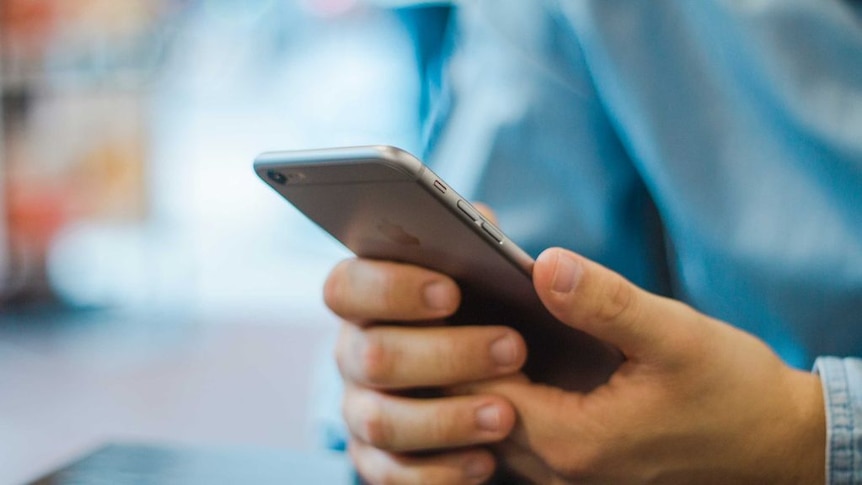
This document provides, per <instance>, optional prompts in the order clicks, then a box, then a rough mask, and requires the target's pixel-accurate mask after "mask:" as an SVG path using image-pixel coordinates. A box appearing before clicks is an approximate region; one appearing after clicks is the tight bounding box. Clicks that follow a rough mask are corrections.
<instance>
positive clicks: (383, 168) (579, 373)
mask: <svg viewBox="0 0 862 485" xmlns="http://www.w3.org/2000/svg"><path fill="white" fill-rule="evenodd" d="M254 169H255V172H256V173H257V175H258V176H259V177H260V178H261V179H262V180H263V181H264V182H266V183H267V184H268V185H269V186H270V187H272V188H273V189H274V190H275V191H276V192H277V193H278V194H279V195H281V196H282V197H283V198H285V199H286V200H287V201H288V202H290V203H291V204H293V205H294V206H295V207H296V208H297V209H299V211H300V212H302V213H303V214H305V215H306V216H307V217H308V218H309V219H311V220H312V221H314V222H315V223H316V224H317V225H319V226H320V227H321V228H323V229H324V230H325V231H327V232H328V233H329V234H331V235H332V236H333V237H334V238H335V239H337V240H338V241H340V242H341V243H342V244H344V245H345V246H346V247H347V248H348V249H350V250H351V251H352V252H353V253H354V254H356V255H357V256H360V257H363V258H371V259H378V260H389V261H396V262H402V263H409V264H415V265H418V266H422V267H425V268H428V269H432V270H435V271H438V272H441V273H444V274H447V275H449V276H451V277H452V278H453V279H454V280H455V281H456V282H457V283H458V284H459V286H460V287H461V291H462V305H461V308H460V309H459V311H458V313H457V314H456V315H455V316H454V317H452V319H451V323H453V324H460V325H481V324H493V325H508V326H511V327H513V328H515V329H516V330H517V331H518V332H520V333H521V335H522V336H523V337H524V339H525V341H526V343H527V349H528V358H527V363H526V364H525V367H524V372H525V373H526V374H527V376H528V377H530V379H532V380H533V381H537V382H542V383H545V384H549V385H554V386H557V387H561V388H564V389H567V390H578V391H586V390H590V389H593V388H595V387H597V386H599V385H601V384H602V383H604V382H606V381H607V380H608V379H609V377H610V375H611V374H612V373H613V372H614V371H615V370H616V369H617V367H619V365H620V363H621V362H622V360H623V359H622V356H621V354H620V352H619V351H618V350H617V349H615V348H613V347H611V346H610V345H608V344H605V343H603V342H601V341H599V340H597V339H595V338H593V337H591V336H589V335H587V334H585V333H582V332H580V331H578V330H575V329H573V328H571V327H569V326H567V325H565V324H563V323H561V322H559V321H557V320H556V319H555V318H554V317H553V316H552V315H551V314H550V313H549V312H548V311H547V310H546V309H545V308H544V306H543V305H542V303H541V301H540V300H539V298H538V296H537V295H536V292H535V290H534V288H533V284H532V278H531V273H532V267H533V259H532V257H530V255H528V254H527V253H526V252H524V251H523V250H522V249H521V248H519V247H518V246H517V245H516V244H515V243H514V242H512V241H511V240H510V239H509V238H508V237H506V235H505V234H504V233H503V231H501V230H500V229H499V228H498V227H497V226H496V225H495V224H494V223H493V222H491V221H489V220H488V219H486V218H485V217H483V216H482V214H481V213H480V212H479V211H478V210H476V208H475V207H473V206H472V205H471V204H470V203H469V202H468V201H467V200H466V199H464V198H463V197H461V196H460V195H458V193H457V192H456V191H455V190H454V189H452V187H450V186H449V184H447V183H446V182H445V181H444V180H443V179H441V178H440V177H439V176H437V175H436V174H435V173H434V172H432V171H431V170H430V169H429V168H428V167H426V166H425V165H424V164H423V163H422V162H421V161H420V160H419V159H417V158H416V157H414V156H412V155H411V154H409V153H407V152H406V151H403V150H401V149H398V148H395V147H391V146H362V147H346V148H328V149H317V150H299V151H282V152H268V153H263V154H261V155H259V156H258V157H257V158H256V159H255V161H254Z"/></svg>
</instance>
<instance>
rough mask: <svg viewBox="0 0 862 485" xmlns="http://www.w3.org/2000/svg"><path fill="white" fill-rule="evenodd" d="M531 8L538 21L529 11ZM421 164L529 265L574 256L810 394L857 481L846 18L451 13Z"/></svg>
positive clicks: (855, 20) (861, 127)
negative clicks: (445, 62) (730, 339)
mask: <svg viewBox="0 0 862 485" xmlns="http://www.w3.org/2000/svg"><path fill="white" fill-rule="evenodd" d="M540 7H541V8H540ZM458 27H459V29H458V34H457V37H456V39H455V43H454V45H455V50H454V53H453V55H452V57H451V60H450V62H449V67H448V70H447V72H446V73H445V74H446V75H445V76H444V77H445V78H446V79H447V80H448V81H447V83H446V85H445V86H446V90H445V91H444V95H443V96H442V98H441V101H442V102H441V103H439V104H438V107H439V110H438V111H437V113H436V116H437V117H436V119H435V120H434V123H433V124H434V125H435V126H438V127H439V130H438V132H437V136H436V137H435V139H436V143H435V144H434V145H433V146H432V147H431V150H430V152H429V153H430V155H431V159H432V161H433V163H434V164H435V165H436V171H437V172H438V173H440V174H441V175H442V176H444V177H445V178H447V179H448V180H449V182H450V183H451V184H452V185H453V186H454V187H456V188H458V190H459V191H461V192H466V193H467V195H470V196H471V197H472V198H474V199H477V200H481V201H484V202H486V203H489V204H490V205H491V206H492V207H494V208H495V209H496V210H497V211H498V214H499V216H500V219H501V224H502V226H503V227H505V228H506V231H507V233H508V234H509V235H510V236H511V237H512V239H514V240H515V241H517V242H518V243H519V244H521V245H522V246H524V247H525V249H527V250H528V251H529V252H532V253H534V254H535V253H538V252H539V251H541V250H542V249H544V248H546V247H548V246H552V245H557V246H563V247H567V248H571V249H574V250H576V251H579V252H581V253H582V254H584V255H586V256H588V257H591V258H593V259H595V260H597V261H599V262H601V263H603V264H605V265H607V266H610V267H612V268H614V269H616V270H617V271H619V272H621V273H623V274H624V275H626V276H627V277H628V278H629V279H631V280H632V281H634V282H635V283H637V284H639V285H640V286H642V287H644V288H647V289H649V290H652V291H655V292H659V293H663V294H666V295H670V296H673V297H675V298H678V299H680V300H683V301H686V302H687V303H689V304H691V305H692V306H694V307H695V308H697V309H699V310H701V311H702V312H704V313H706V314H709V315H711V316H713V317H716V318H720V319H722V320H724V321H727V322H730V323H732V324H734V325H736V326H738V327H740V328H743V329H745V330H747V331H749V332H751V333H753V334H755V335H757V336H759V337H760V338H762V339H763V340H765V341H766V342H768V343H769V344H770V345H771V346H772V348H773V349H775V351H776V352H777V353H778V354H779V355H781V357H782V358H783V359H784V360H785V361H786V362H788V363H789V364H791V365H793V366H796V367H800V368H811V366H812V365H813V363H814V361H815V359H817V357H818V356H826V355H836V356H841V357H843V358H844V359H843V360H842V359H838V358H820V359H819V360H817V364H816V371H817V372H819V373H820V376H821V378H822V381H823V386H824V392H825V396H826V403H827V407H828V409H827V415H828V443H829V447H828V450H827V452H828V455H827V463H828V467H829V469H828V473H827V476H828V477H829V483H834V484H839V483H862V361H859V360H856V359H855V357H862V3H860V2H853V1H849V0H847V1H842V0H758V1H754V0H750V1H739V0H699V1H689V0H676V1H672V0H668V1H663V2H642V1H628V0H578V1H576V0H559V1H544V2H524V1H521V0H487V1H476V2H462V3H461V8H460V11H459V13H458Z"/></svg>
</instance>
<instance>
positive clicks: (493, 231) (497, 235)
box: [482, 222, 503, 244]
mask: <svg viewBox="0 0 862 485" xmlns="http://www.w3.org/2000/svg"><path fill="white" fill-rule="evenodd" d="M482 229H483V230H484V231H485V232H486V233H487V234H488V235H489V236H491V237H492V238H494V240H495V241H497V242H498V243H500V244H502V243H503V234H502V233H501V232H500V231H498V230H497V229H495V228H494V226H492V225H490V224H488V223H487V222H483V223H482Z"/></svg>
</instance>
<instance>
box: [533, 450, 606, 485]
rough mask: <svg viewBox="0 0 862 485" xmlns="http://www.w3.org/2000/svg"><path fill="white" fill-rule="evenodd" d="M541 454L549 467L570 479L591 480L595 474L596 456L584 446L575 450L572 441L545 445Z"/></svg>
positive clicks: (578, 480)
mask: <svg viewBox="0 0 862 485" xmlns="http://www.w3.org/2000/svg"><path fill="white" fill-rule="evenodd" d="M540 455H541V456H542V457H543V460H544V461H545V463H546V464H547V465H548V467H549V468H551V469H552V470H554V472H556V473H557V474H559V475H561V476H563V477H566V478H567V479H569V480H573V481H575V482H581V481H590V479H591V478H592V477H594V476H595V473H594V471H595V470H596V466H597V460H596V457H595V456H594V455H591V454H590V453H589V452H587V451H586V450H584V447H578V449H576V450H573V449H572V447H571V443H553V444H552V445H549V446H546V447H544V448H543V449H542V450H541V451H540Z"/></svg>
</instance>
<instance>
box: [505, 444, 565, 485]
mask: <svg viewBox="0 0 862 485" xmlns="http://www.w3.org/2000/svg"><path fill="white" fill-rule="evenodd" d="M492 449H493V450H494V453H495V454H496V455H497V457H498V459H499V461H500V465H499V466H500V467H505V471H500V472H499V473H502V474H503V475H504V476H511V475H513V474H514V475H516V476H518V477H520V478H522V481H523V482H525V483H553V479H554V476H553V472H552V471H551V469H550V468H548V465H547V464H546V463H545V462H543V461H542V460H541V458H539V457H538V456H537V455H536V453H535V452H533V451H532V450H530V449H529V448H527V447H525V446H522V445H520V444H519V443H517V442H515V441H511V440H506V441H503V442H502V443H498V444H495V445H494V446H493V447H492ZM518 483H521V481H519V482H518Z"/></svg>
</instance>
